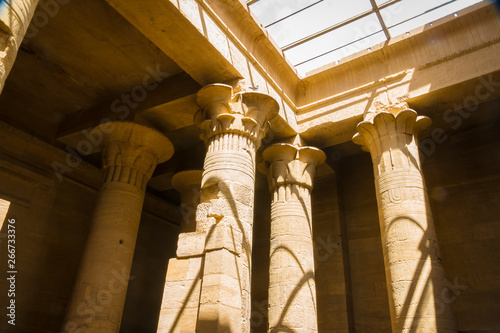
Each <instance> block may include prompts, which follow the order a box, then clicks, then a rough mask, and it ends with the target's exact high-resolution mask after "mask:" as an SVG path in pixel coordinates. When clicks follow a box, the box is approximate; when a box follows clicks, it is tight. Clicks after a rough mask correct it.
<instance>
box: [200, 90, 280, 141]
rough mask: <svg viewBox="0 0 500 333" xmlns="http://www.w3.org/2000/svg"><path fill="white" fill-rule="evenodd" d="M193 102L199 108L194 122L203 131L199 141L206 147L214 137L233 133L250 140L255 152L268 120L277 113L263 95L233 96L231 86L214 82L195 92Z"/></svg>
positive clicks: (274, 106) (250, 92)
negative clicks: (253, 143) (195, 102)
mask: <svg viewBox="0 0 500 333" xmlns="http://www.w3.org/2000/svg"><path fill="white" fill-rule="evenodd" d="M196 101H197V103H198V105H199V106H200V108H201V109H200V110H199V111H198V112H197V113H196V114H195V116H194V123H195V124H196V125H197V126H198V127H200V128H201V129H202V130H203V133H202V134H201V139H202V140H203V141H204V142H205V144H206V145H207V146H208V142H209V139H210V138H212V137H214V136H216V135H217V134H223V133H235V134H239V135H244V136H246V137H248V138H250V139H251V140H252V141H253V142H255V145H256V149H257V148H258V147H259V146H260V141H261V139H262V138H264V137H265V135H266V132H267V130H268V129H269V120H271V119H272V118H274V117H275V116H276V115H277V114H278V111H279V104H278V103H277V102H276V100H274V98H272V97H271V96H269V95H267V94H262V93H259V92H253V91H239V92H237V93H235V92H234V90H233V88H232V87H231V86H229V85H225V84H218V83H216V84H211V85H208V86H205V87H203V88H202V89H201V90H200V91H198V93H197V95H196Z"/></svg>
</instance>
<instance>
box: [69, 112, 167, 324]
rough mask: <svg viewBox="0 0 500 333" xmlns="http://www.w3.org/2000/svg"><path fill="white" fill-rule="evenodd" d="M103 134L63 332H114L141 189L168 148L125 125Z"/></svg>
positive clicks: (153, 135) (149, 133)
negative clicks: (99, 170)
mask: <svg viewBox="0 0 500 333" xmlns="http://www.w3.org/2000/svg"><path fill="white" fill-rule="evenodd" d="M97 129H98V130H101V132H102V133H104V139H103V151H102V164H103V171H104V172H103V181H102V184H101V187H100V189H99V193H98V198H97V203H96V207H95V210H94V214H93V217H92V221H91V224H90V231H89V234H88V237H87V243H86V246H85V250H84V253H83V257H82V260H81V264H80V269H79V272H78V275H77V278H76V282H75V285H74V288H73V293H72V298H71V300H70V303H69V305H68V313H67V317H66V322H65V324H64V330H65V331H66V332H76V331H78V332H92V333H96V332H118V331H119V329H120V322H121V318H122V312H123V307H124V304H125V295H126V292H127V286H128V281H129V274H130V269H131V266H132V259H133V256H134V248H135V242H136V238H137V232H138V229H139V222H140V218H141V212H142V205H143V201H144V196H145V191H146V185H147V183H148V181H149V179H150V178H151V175H152V174H153V171H154V169H155V167H156V165H157V164H158V163H162V162H165V161H167V160H168V159H169V158H170V157H171V156H172V154H173V152H174V148H173V145H172V143H171V142H170V140H169V139H168V138H167V137H166V136H164V135H163V134H161V133H160V132H158V131H156V130H154V129H151V128H148V127H145V126H142V125H139V124H135V123H129V122H112V123H107V124H103V125H100V126H99V127H97Z"/></svg>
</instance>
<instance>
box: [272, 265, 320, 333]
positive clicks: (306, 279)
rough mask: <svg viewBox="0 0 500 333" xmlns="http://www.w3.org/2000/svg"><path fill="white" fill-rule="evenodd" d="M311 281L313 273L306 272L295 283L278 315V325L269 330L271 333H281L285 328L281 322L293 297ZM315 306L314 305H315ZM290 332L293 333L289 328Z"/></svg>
mask: <svg viewBox="0 0 500 333" xmlns="http://www.w3.org/2000/svg"><path fill="white" fill-rule="evenodd" d="M311 279H314V273H313V272H311V271H309V272H307V273H306V274H304V275H303V276H302V278H301V279H300V281H299V282H298V283H297V285H296V286H295V288H294V289H293V291H292V293H291V294H290V297H289V298H288V300H287V301H286V304H285V307H284V308H283V311H282V312H281V315H280V319H279V320H278V323H277V324H276V326H275V327H273V329H272V330H271V332H272V333H274V332H276V333H277V332H283V328H284V327H287V326H286V325H283V324H282V323H283V321H284V320H285V316H286V314H287V312H288V310H289V309H290V306H291V304H292V302H293V300H294V299H295V297H296V296H297V294H298V293H299V291H300V289H301V288H302V286H303V285H304V284H305V283H306V282H309V280H311ZM315 306H316V305H315ZM289 329H290V331H289V332H295V331H294V330H292V329H291V328H289ZM285 332H288V331H285Z"/></svg>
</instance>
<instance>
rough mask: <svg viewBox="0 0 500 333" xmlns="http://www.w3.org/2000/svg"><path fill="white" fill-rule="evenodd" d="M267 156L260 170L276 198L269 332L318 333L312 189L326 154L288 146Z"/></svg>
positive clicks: (277, 146)
mask: <svg viewBox="0 0 500 333" xmlns="http://www.w3.org/2000/svg"><path fill="white" fill-rule="evenodd" d="M263 158H264V160H265V162H264V163H262V164H260V165H259V170H260V171H262V172H265V173H266V174H267V176H268V182H269V189H270V191H271V194H272V203H271V253H270V264H269V332H302V333H313V332H317V331H318V324H317V311H316V310H317V307H316V284H315V280H314V249H313V239H312V214H311V190H312V186H313V180H314V175H315V173H316V166H318V165H319V164H321V163H323V162H324V161H325V159H326V156H325V154H324V153H323V152H322V151H321V150H319V149H317V148H314V147H302V148H298V147H296V146H293V145H290V144H286V143H284V144H275V145H272V146H270V147H268V148H267V149H266V150H264V152H263Z"/></svg>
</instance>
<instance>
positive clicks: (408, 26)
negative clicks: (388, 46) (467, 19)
mask: <svg viewBox="0 0 500 333" xmlns="http://www.w3.org/2000/svg"><path fill="white" fill-rule="evenodd" d="M478 2H481V0H456V1H453V2H445V4H444V5H441V6H439V7H438V8H435V9H433V10H431V11H427V12H425V13H420V14H421V15H418V14H416V15H418V16H416V17H414V18H410V19H407V21H406V20H398V21H400V22H402V23H399V22H398V23H399V24H398V23H397V22H393V23H392V24H389V26H388V28H389V32H390V33H391V36H398V35H401V34H403V33H405V32H408V31H410V30H412V29H415V28H418V27H421V26H423V25H425V24H428V23H430V22H432V21H435V20H438V19H440V18H442V17H445V16H447V15H450V14H453V13H455V12H457V11H459V10H460V9H463V8H465V7H468V6H471V5H473V4H475V3H478ZM389 8H390V7H388V8H387V9H389ZM382 11H383V10H382ZM414 16H415V15H414Z"/></svg>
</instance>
